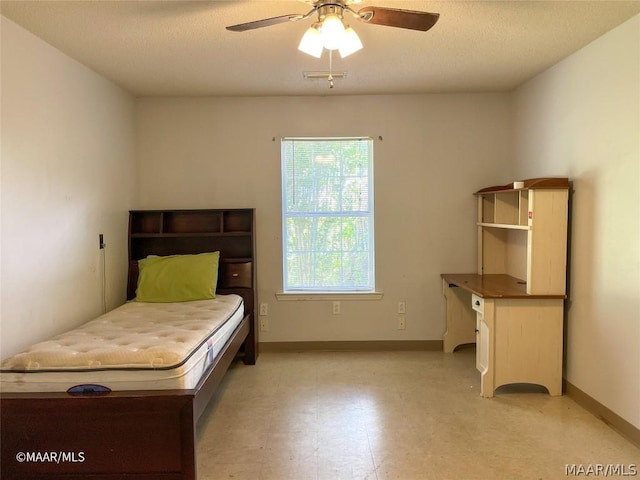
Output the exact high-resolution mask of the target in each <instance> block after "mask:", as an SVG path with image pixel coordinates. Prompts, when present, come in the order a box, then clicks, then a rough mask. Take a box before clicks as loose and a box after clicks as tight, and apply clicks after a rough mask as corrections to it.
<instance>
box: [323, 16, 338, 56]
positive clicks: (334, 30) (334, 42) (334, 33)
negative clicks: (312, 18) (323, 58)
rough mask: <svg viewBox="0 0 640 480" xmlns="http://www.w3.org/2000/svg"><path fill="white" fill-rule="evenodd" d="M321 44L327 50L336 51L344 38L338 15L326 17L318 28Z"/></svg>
mask: <svg viewBox="0 0 640 480" xmlns="http://www.w3.org/2000/svg"><path fill="white" fill-rule="evenodd" d="M320 32H321V34H322V43H323V44H324V48H326V49H327V50H337V49H338V48H339V47H340V45H341V44H342V39H343V38H344V23H342V19H341V18H340V17H338V15H335V14H331V15H327V16H326V17H325V18H324V20H322V26H321V27H320Z"/></svg>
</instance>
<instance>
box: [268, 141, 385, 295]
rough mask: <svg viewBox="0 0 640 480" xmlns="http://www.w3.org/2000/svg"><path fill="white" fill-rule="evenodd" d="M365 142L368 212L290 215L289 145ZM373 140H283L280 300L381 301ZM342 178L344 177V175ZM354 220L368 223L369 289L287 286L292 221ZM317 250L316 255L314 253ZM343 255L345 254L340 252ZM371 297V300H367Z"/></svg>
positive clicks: (299, 213)
mask: <svg viewBox="0 0 640 480" xmlns="http://www.w3.org/2000/svg"><path fill="white" fill-rule="evenodd" d="M340 140H345V141H354V140H356V141H366V142H368V144H369V163H368V172H367V177H368V206H367V209H366V211H356V212H354V211H339V212H295V211H293V212H288V211H287V195H288V193H289V192H287V191H286V188H287V182H286V178H285V175H286V165H285V148H288V145H289V144H290V142H295V141H307V142H308V141H311V142H322V141H340ZM373 154H374V152H373V139H372V138H370V137H284V138H282V139H281V178H282V253H283V258H282V266H283V271H282V273H283V278H282V281H283V291H282V292H278V294H276V296H277V298H278V299H280V300H295V299H304V300H311V299H335V298H341V299H379V298H382V294H381V293H380V292H377V291H376V289H375V223H374V219H375V216H374V178H373V170H374V157H373ZM341 177H342V175H341ZM300 216H302V217H309V218H314V217H343V216H344V217H347V216H348V217H354V216H361V217H365V218H367V219H368V222H369V229H368V230H369V238H368V252H367V253H368V263H369V275H368V279H369V281H368V285H366V286H357V287H356V286H344V285H343V286H336V287H321V286H306V287H303V288H299V287H295V288H294V287H291V286H289V285H288V261H287V254H288V244H287V220H288V218H291V217H300ZM315 251H316V250H315V248H314V252H315ZM341 252H343V251H342V250H341ZM365 297H369V298H365Z"/></svg>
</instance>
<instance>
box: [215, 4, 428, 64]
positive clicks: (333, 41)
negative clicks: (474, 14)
mask: <svg viewBox="0 0 640 480" xmlns="http://www.w3.org/2000/svg"><path fill="white" fill-rule="evenodd" d="M361 2H362V0H313V1H311V0H309V1H307V2H305V3H309V4H311V5H312V6H313V8H312V9H311V10H310V11H309V12H307V13H305V14H288V15H280V16H278V17H271V18H265V19H262V20H255V21H252V22H247V23H240V24H238V25H231V26H229V27H227V30H231V31H233V32H245V31H247V30H253V29H256V28H262V27H269V26H271V25H277V24H280V23H287V22H297V21H298V20H304V19H306V18H309V17H310V16H311V15H313V14H314V13H316V12H317V14H318V20H317V21H316V22H314V23H313V25H312V26H311V27H310V28H309V29H308V30H307V32H306V33H305V34H304V36H303V37H302V40H301V42H300V45H299V47H298V48H299V49H300V50H301V51H303V52H305V53H308V54H309V55H313V56H314V57H318V58H319V57H320V56H321V55H322V50H323V48H326V49H327V50H329V51H332V50H339V52H340V55H341V56H342V57H346V56H347V55H350V54H352V53H354V52H356V51H358V50H360V49H361V48H362V42H361V41H360V38H358V35H357V34H356V33H355V31H354V30H353V29H352V28H351V27H350V26H349V25H346V24H345V22H344V16H345V13H349V14H350V15H351V16H352V17H353V18H355V19H356V20H359V21H361V22H364V23H371V24H374V25H386V26H388V27H396V28H405V29H409V30H419V31H422V32H426V31H427V30H429V29H430V28H431V27H433V26H434V25H435V24H436V22H437V21H438V18H439V16H440V15H439V14H437V13H429V12H420V11H414V10H401V9H398V8H386V7H364V8H361V9H360V10H359V11H357V12H356V11H355V10H353V9H352V8H351V5H353V4H356V3H361Z"/></svg>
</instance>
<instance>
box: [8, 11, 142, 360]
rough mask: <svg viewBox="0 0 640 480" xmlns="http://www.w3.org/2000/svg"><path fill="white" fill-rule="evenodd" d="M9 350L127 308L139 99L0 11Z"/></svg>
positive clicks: (15, 350) (10, 351)
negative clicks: (124, 304) (100, 239)
mask: <svg viewBox="0 0 640 480" xmlns="http://www.w3.org/2000/svg"><path fill="white" fill-rule="evenodd" d="M0 20H1V22H2V23H1V25H0V27H1V35H2V36H1V41H2V52H1V53H2V82H1V94H2V112H1V113H2V123H1V127H2V130H1V133H2V145H1V162H2V163H1V167H2V170H1V171H2V177H1V187H2V192H1V202H2V203H1V211H2V221H1V225H2V230H1V232H2V242H1V249H2V256H1V261H2V266H1V278H2V283H1V286H2V292H1V313H2V318H1V322H0V325H1V333H2V343H1V347H0V348H1V352H0V355H1V357H2V358H5V357H7V356H9V355H12V354H13V353H15V352H17V351H18V350H19V349H21V348H23V347H25V346H26V345H28V344H30V343H32V342H34V341H37V340H41V339H44V338H46V337H49V336H51V335H53V334H56V333H60V332H61V331H64V330H67V329H69V328H72V327H74V326H76V325H78V324H80V323H83V322H85V321H87V320H89V319H91V318H92V317H94V316H96V315H97V314H99V313H101V312H102V276H103V268H102V257H101V252H100V250H99V248H98V234H99V233H103V234H104V235H105V241H106V243H107V248H106V257H105V261H106V262H105V263H106V284H107V289H106V297H107V304H108V307H109V308H112V307H114V306H115V305H118V304H120V303H122V302H123V301H124V299H125V288H126V258H127V236H126V234H127V210H128V209H129V208H130V206H131V205H132V204H133V203H134V193H135V191H136V190H135V189H136V187H137V185H136V182H137V179H136V165H135V141H134V138H135V121H134V118H135V103H134V99H133V97H131V96H130V95H129V94H127V93H126V92H124V91H123V90H122V89H120V88H119V87H117V86H115V85H113V84H112V83H110V82H109V81H107V80H105V79H104V78H102V77H101V76H99V75H97V74H96V73H94V72H93V71H91V70H89V69H87V68H86V67H84V66H82V65H80V64H79V63H77V62H76V61H74V60H71V59H70V58H69V57H67V56H66V55H64V54H62V53H61V52H59V51H58V50H56V49H54V48H52V47H51V46H49V45H48V44H46V43H44V42H43V41H42V40H40V39H38V38H37V37H35V36H33V35H32V34H31V33H29V32H27V31H26V30H24V29H23V28H22V27H20V26H18V25H16V24H15V23H13V22H12V21H10V20H8V19H6V18H4V17H0Z"/></svg>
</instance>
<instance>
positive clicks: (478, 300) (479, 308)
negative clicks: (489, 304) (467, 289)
mask: <svg viewBox="0 0 640 480" xmlns="http://www.w3.org/2000/svg"><path fill="white" fill-rule="evenodd" d="M471 308H473V309H474V310H475V311H476V312H478V313H480V314H482V313H484V298H482V297H479V296H478V295H476V294H471Z"/></svg>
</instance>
